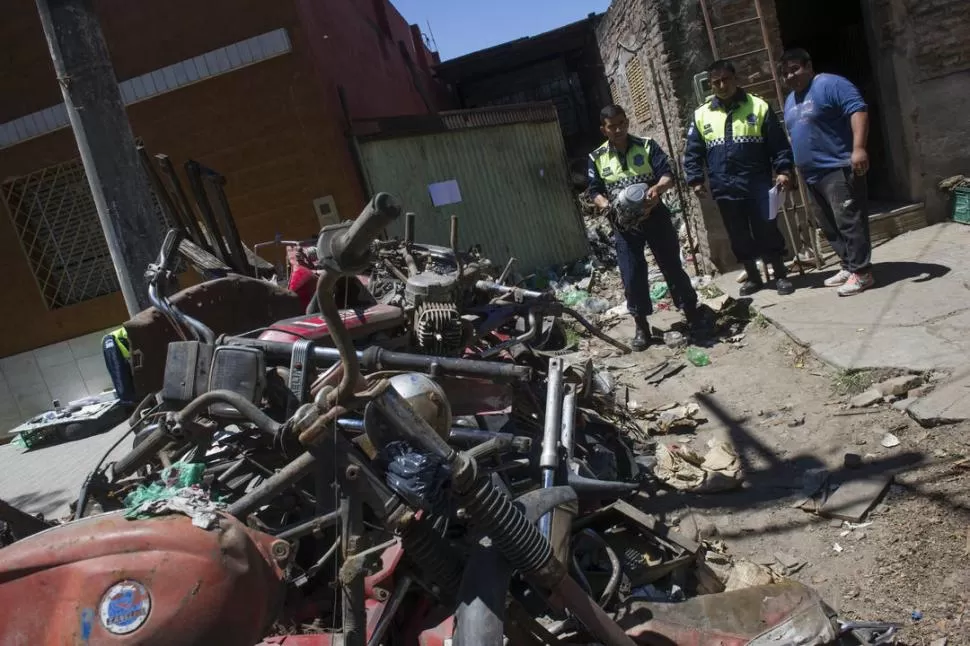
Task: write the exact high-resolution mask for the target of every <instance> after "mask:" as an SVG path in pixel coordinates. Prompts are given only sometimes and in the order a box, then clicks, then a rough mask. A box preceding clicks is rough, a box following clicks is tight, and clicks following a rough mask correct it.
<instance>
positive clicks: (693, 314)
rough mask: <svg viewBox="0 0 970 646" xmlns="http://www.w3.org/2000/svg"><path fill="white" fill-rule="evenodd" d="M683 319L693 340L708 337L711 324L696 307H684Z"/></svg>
mask: <svg viewBox="0 0 970 646" xmlns="http://www.w3.org/2000/svg"><path fill="white" fill-rule="evenodd" d="M684 318H685V319H686V320H687V329H688V331H690V335H691V337H693V338H694V339H702V338H705V337H707V336H709V335H710V332H711V323H710V321H709V320H708V319H707V317H706V316H704V311H703V310H702V309H701V308H699V307H698V306H696V305H694V306H693V307H685V308H684Z"/></svg>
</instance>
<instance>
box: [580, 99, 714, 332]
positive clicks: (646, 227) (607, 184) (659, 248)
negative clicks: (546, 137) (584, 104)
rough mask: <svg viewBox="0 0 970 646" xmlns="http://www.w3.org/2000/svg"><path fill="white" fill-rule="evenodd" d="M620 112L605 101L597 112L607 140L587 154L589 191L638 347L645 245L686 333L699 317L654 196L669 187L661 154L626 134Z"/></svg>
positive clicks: (644, 312) (643, 324) (645, 308)
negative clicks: (606, 218) (608, 234)
mask: <svg viewBox="0 0 970 646" xmlns="http://www.w3.org/2000/svg"><path fill="white" fill-rule="evenodd" d="M628 128H629V122H628V121H627V116H626V112H624V110H623V108H621V107H620V106H618V105H610V106H607V107H605V108H603V110H602V111H601V112H600V130H601V131H602V133H603V135H605V136H606V139H607V141H606V142H605V143H604V144H603V145H602V146H600V147H599V148H597V149H596V150H594V151H593V152H592V154H591V155H590V156H589V171H588V175H589V195H590V197H591V198H592V200H593V203H594V204H595V205H596V206H597V207H598V208H599V209H600V210H601V211H604V212H607V213H608V214H609V215H610V219H611V222H612V223H613V232H614V244H615V245H616V257H617V263H618V265H619V269H620V277H621V278H622V279H623V288H624V291H625V293H626V302H627V309H628V310H629V312H630V314H631V315H632V316H633V320H634V322H635V324H636V334H635V336H634V338H633V341H632V343H631V346H632V347H633V349H634V350H637V351H640V350H644V349H645V348H646V347H647V346H648V345H649V344H650V327H649V325H648V324H647V316H648V315H650V314H651V313H652V311H653V305H652V303H651V302H650V281H649V279H648V276H649V270H648V268H647V261H646V258H645V257H644V251H645V248H646V246H647V245H649V247H650V251H651V252H652V253H653V257H654V259H656V261H657V266H658V267H659V269H660V271H661V273H662V274H663V275H664V278H665V279H666V281H667V285H668V287H669V289H670V295H671V297H672V298H673V301H674V305H676V306H677V307H678V308H679V309H681V310H682V311H683V312H684V315H685V317H686V318H687V323H688V325H689V326H690V327H691V329H692V331H695V332H696V331H698V330H699V328H700V327H701V326H702V324H703V321H702V317H701V316H700V313H699V310H698V308H697V293H696V292H695V291H694V287H693V286H692V285H691V282H690V277H689V276H688V275H687V272H686V271H684V267H683V265H682V264H681V262H680V241H679V240H678V238H677V232H676V231H675V230H674V225H673V222H672V220H671V213H670V211H669V210H668V209H667V207H666V206H664V204H663V202H661V201H660V196H661V195H663V193H664V192H666V191H667V190H669V189H670V188H671V187H673V185H674V178H673V174H672V172H671V170H670V164H669V161H668V159H667V154H666V153H664V151H663V150H662V149H661V148H660V146H659V145H657V143H656V142H654V141H652V140H651V139H648V138H643V137H637V136H634V135H631V134H629V132H628Z"/></svg>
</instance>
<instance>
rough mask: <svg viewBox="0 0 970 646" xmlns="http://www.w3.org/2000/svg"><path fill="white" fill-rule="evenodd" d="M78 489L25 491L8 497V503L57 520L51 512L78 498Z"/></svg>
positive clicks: (22, 509) (28, 511)
mask: <svg viewBox="0 0 970 646" xmlns="http://www.w3.org/2000/svg"><path fill="white" fill-rule="evenodd" d="M77 493H78V492H76V491H68V490H67V489H61V490H60V491H48V492H45V493H25V494H21V495H19V496H12V497H10V498H7V499H6V501H7V503H8V504H10V505H13V506H14V507H16V508H17V509H20V510H21V511H25V512H27V513H29V514H41V515H42V516H44V518H46V519H47V520H56V518H53V517H51V514H53V513H54V512H56V511H57V510H58V509H60V508H61V507H63V506H65V505H67V504H69V503H70V502H72V501H74V500H75V499H76V498H77Z"/></svg>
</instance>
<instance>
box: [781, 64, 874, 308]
mask: <svg viewBox="0 0 970 646" xmlns="http://www.w3.org/2000/svg"><path fill="white" fill-rule="evenodd" d="M781 68H782V73H783V74H784V76H785V82H786V83H787V84H788V87H789V88H791V90H792V93H791V94H789V95H788V98H787V99H786V100H785V125H787V126H788V132H789V133H790V134H791V140H792V148H793V149H794V151H795V165H796V166H798V169H799V170H800V171H801V172H802V175H803V176H804V177H805V181H806V182H807V183H808V188H809V189H810V191H811V193H812V197H813V198H814V199H815V202H816V204H817V205H818V207H819V210H820V211H821V213H822V215H821V217H820V218H819V220H818V225H819V227H820V228H821V229H822V231H823V232H824V233H825V237H826V238H827V239H828V241H829V244H830V245H832V249H834V250H835V253H836V254H838V256H839V258H840V259H841V261H842V267H841V269H840V270H839V272H838V273H837V274H835V275H834V276H830V277H829V278H828V279H827V280H826V281H825V285H826V286H828V287H838V288H839V296H852V295H855V294H858V293H860V292H862V291H864V290H866V289H868V288H870V287H872V285H873V278H872V243H871V240H870V237H869V204H868V189H867V186H866V173H867V172H868V171H869V154H868V153H867V152H866V140H867V138H868V136H869V113H868V106H866V102H865V101H864V100H863V98H862V94H861V93H860V92H859V90H858V88H856V86H854V85H853V84H852V83H851V82H850V81H849V80H848V79H845V78H843V77H841V76H837V75H835V74H816V73H815V70H814V68H813V67H812V58H811V56H809V54H808V52H806V51H805V50H803V49H793V50H790V51H787V52H785V54H784V55H783V56H782V58H781Z"/></svg>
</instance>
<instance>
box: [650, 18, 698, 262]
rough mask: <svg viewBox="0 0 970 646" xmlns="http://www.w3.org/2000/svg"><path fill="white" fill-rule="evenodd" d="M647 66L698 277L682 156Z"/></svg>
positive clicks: (652, 71)
mask: <svg viewBox="0 0 970 646" xmlns="http://www.w3.org/2000/svg"><path fill="white" fill-rule="evenodd" d="M701 4H704V0H701ZM647 65H649V66H650V79H651V80H652V81H653V91H654V93H655V94H656V95H657V106H658V107H659V109H660V123H661V125H663V129H664V137H665V138H666V139H667V150H669V151H670V154H671V155H673V156H674V166H675V168H676V169H677V171H678V172H677V173H676V174H675V178H674V187H675V189H676V191H677V199H678V200H679V201H680V209H681V213H682V214H683V216H684V231H685V232H686V234H687V244H688V245H690V257H691V259H692V260H693V263H692V264H693V265H694V273H695V274H697V275H698V276H700V274H701V270H700V265H699V264H698V262H697V253H696V248H695V247H694V234H693V233H691V230H690V218H689V217H687V198H686V197H685V195H684V183H683V182H682V181H681V179H680V178H682V177H683V176H684V173H683V172H680V171H681V168H680V159H681V157H682V155H679V154H676V155H675V154H674V142H673V139H671V137H670V127H669V126H668V125H667V111H666V110H664V102H663V99H662V98H661V96H660V83H658V82H657V69H656V67H655V66H654V64H653V57H650V56H648V57H647Z"/></svg>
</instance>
